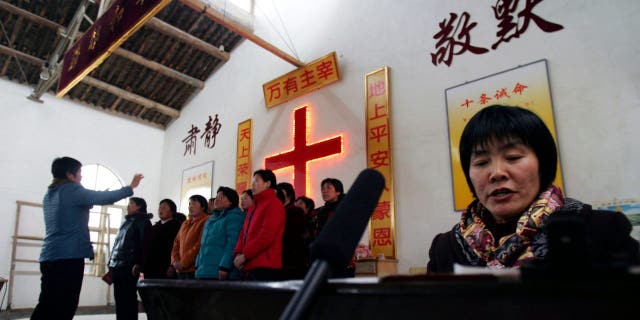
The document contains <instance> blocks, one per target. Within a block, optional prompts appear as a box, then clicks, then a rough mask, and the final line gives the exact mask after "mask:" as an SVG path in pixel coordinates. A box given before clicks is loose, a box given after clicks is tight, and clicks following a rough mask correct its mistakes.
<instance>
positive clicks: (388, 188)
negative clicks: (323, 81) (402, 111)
mask: <svg viewBox="0 0 640 320" xmlns="http://www.w3.org/2000/svg"><path fill="white" fill-rule="evenodd" d="M389 90H390V89H389V68H388V67H383V68H380V69H378V70H376V71H373V72H371V73H369V74H367V75H366V76H365V100H366V110H365V111H366V112H365V114H366V117H367V118H366V123H367V126H366V134H365V136H366V139H367V168H371V169H376V170H378V171H380V173H382V175H383V176H384V179H385V188H384V190H383V191H382V195H381V196H380V199H379V200H378V205H377V206H376V209H375V211H374V212H373V215H372V216H371V220H370V221H369V229H370V234H369V243H370V244H371V253H372V254H373V256H374V257H377V256H379V255H380V254H384V256H385V258H387V259H395V258H396V228H395V209H394V207H395V202H394V189H393V166H392V164H393V163H392V161H391V160H392V158H391V121H390V118H389V117H390V115H391V106H390V105H389Z"/></svg>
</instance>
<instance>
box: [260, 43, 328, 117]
mask: <svg viewBox="0 0 640 320" xmlns="http://www.w3.org/2000/svg"><path fill="white" fill-rule="evenodd" d="M338 80H340V71H339V70H338V59H337V58H336V53H335V51H334V52H331V53H330V54H328V55H326V56H324V57H322V58H320V59H318V60H315V61H313V62H311V63H309V64H307V65H305V66H304V67H302V68H298V69H296V70H293V71H291V72H289V73H287V74H285V75H283V76H280V77H278V78H275V79H273V80H271V81H269V82H267V83H265V84H263V85H262V91H263V93H264V101H265V104H266V106H267V108H271V107H275V106H277V105H279V104H282V103H285V102H287V101H289V100H292V99H294V98H297V97H300V96H302V95H305V94H307V93H309V92H312V91H315V90H318V89H320V88H322V87H324V86H327V85H330V84H332V83H334V82H336V81H338Z"/></svg>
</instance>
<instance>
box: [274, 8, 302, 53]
mask: <svg viewBox="0 0 640 320" xmlns="http://www.w3.org/2000/svg"><path fill="white" fill-rule="evenodd" d="M271 3H273V9H274V10H276V14H277V15H278V19H279V20H280V24H281V25H282V28H283V29H284V33H285V34H286V35H287V39H289V43H291V48H290V49H291V50H292V51H293V54H294V55H295V56H296V58H298V60H300V57H298V51H296V47H295V46H294V45H293V41H292V40H291V37H290V36H289V31H287V26H285V25H284V22H283V21H282V17H281V16H280V12H279V11H278V7H276V3H275V2H274V0H271Z"/></svg>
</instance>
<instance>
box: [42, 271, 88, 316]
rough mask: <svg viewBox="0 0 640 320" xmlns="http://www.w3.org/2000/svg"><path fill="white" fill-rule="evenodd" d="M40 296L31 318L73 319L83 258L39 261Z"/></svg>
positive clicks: (78, 297) (76, 306)
mask: <svg viewBox="0 0 640 320" xmlns="http://www.w3.org/2000/svg"><path fill="white" fill-rule="evenodd" d="M40 272H41V273H42V277H41V278H40V279H41V280H40V297H39V299H38V305H37V306H36V308H35V309H34V310H33V313H32V314H31V319H54V318H55V319H61V320H64V319H69V320H71V319H73V315H74V314H75V313H76V309H77V308H78V300H79V299H80V289H82V277H83V276H84V259H63V260H55V261H44V262H40Z"/></svg>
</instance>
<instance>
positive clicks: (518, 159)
mask: <svg viewBox="0 0 640 320" xmlns="http://www.w3.org/2000/svg"><path fill="white" fill-rule="evenodd" d="M459 151H460V162H461V164H462V169H463V171H464V174H465V177H466V179H467V184H468V186H469V188H470V189H471V192H472V193H473V196H474V198H475V199H474V201H473V202H472V203H471V204H470V205H469V206H468V207H467V209H466V210H465V211H464V212H463V213H462V217H461V219H460V222H459V223H457V224H456V225H455V226H454V227H453V229H452V230H451V231H449V232H446V233H442V234H439V235H437V236H436V237H435V238H434V240H433V242H432V244H431V249H430V250H429V263H428V265H427V270H428V271H429V272H452V271H453V265H454V264H460V265H471V266H486V267H489V268H492V269H501V268H518V267H520V266H521V265H522V264H523V263H525V262H527V261H531V260H538V261H544V259H545V258H547V256H548V246H547V239H546V236H545V233H544V232H543V229H542V227H543V226H544V224H545V222H546V221H547V219H548V218H549V216H550V215H551V214H552V213H554V212H556V211H558V210H559V209H562V210H563V211H572V212H575V213H579V214H580V216H582V217H587V218H585V219H586V221H589V223H590V224H591V225H594V226H593V228H596V227H599V228H604V227H605V226H607V225H609V226H612V225H616V226H618V227H619V228H614V227H611V230H605V232H604V233H601V234H603V235H604V236H603V237H602V239H598V242H600V243H605V245H603V246H602V247H606V248H607V249H606V250H600V251H602V253H603V254H604V255H610V256H612V255H613V254H614V253H613V252H618V253H620V252H622V253H625V254H624V256H626V258H624V260H625V261H624V262H625V263H627V264H635V263H637V262H638V260H639V259H640V258H639V257H638V243H637V241H635V240H633V239H632V238H631V237H630V236H629V231H630V230H631V225H630V224H629V221H628V220H627V219H626V217H624V215H622V214H620V213H618V214H616V213H610V212H598V211H592V210H591V207H590V206H589V205H586V204H582V203H580V202H578V201H576V200H572V199H569V198H565V197H564V195H563V194H562V191H561V190H560V189H559V188H558V187H557V186H555V185H553V180H554V179H555V177H556V168H557V149H556V145H555V142H554V140H553V137H552V135H551V132H550V131H549V129H548V128H547V127H546V125H545V124H544V122H543V121H542V120H541V119H540V118H539V117H538V116H537V115H536V114H534V113H533V112H531V111H529V110H526V109H523V108H519V107H508V106H489V107H486V108H484V109H483V110H481V111H479V112H478V113H477V114H476V115H474V116H473V117H472V118H471V120H469V123H468V124H467V125H466V127H465V128H464V131H463V132H462V136H461V138H460V150H459ZM603 213H606V214H603ZM592 217H595V218H592ZM594 221H600V223H597V224H594V223H592V222H594ZM599 225H602V226H599ZM587 228H589V226H587ZM614 229H617V230H614ZM625 231H626V233H625ZM592 233H593V232H592ZM606 243H616V245H615V247H614V245H611V246H607V245H606ZM618 244H621V245H618ZM599 247H600V246H599ZM586 249H588V248H586ZM599 254H600V253H596V255H599ZM592 255H593V253H592ZM607 259H608V258H607V257H605V258H604V260H607Z"/></svg>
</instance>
